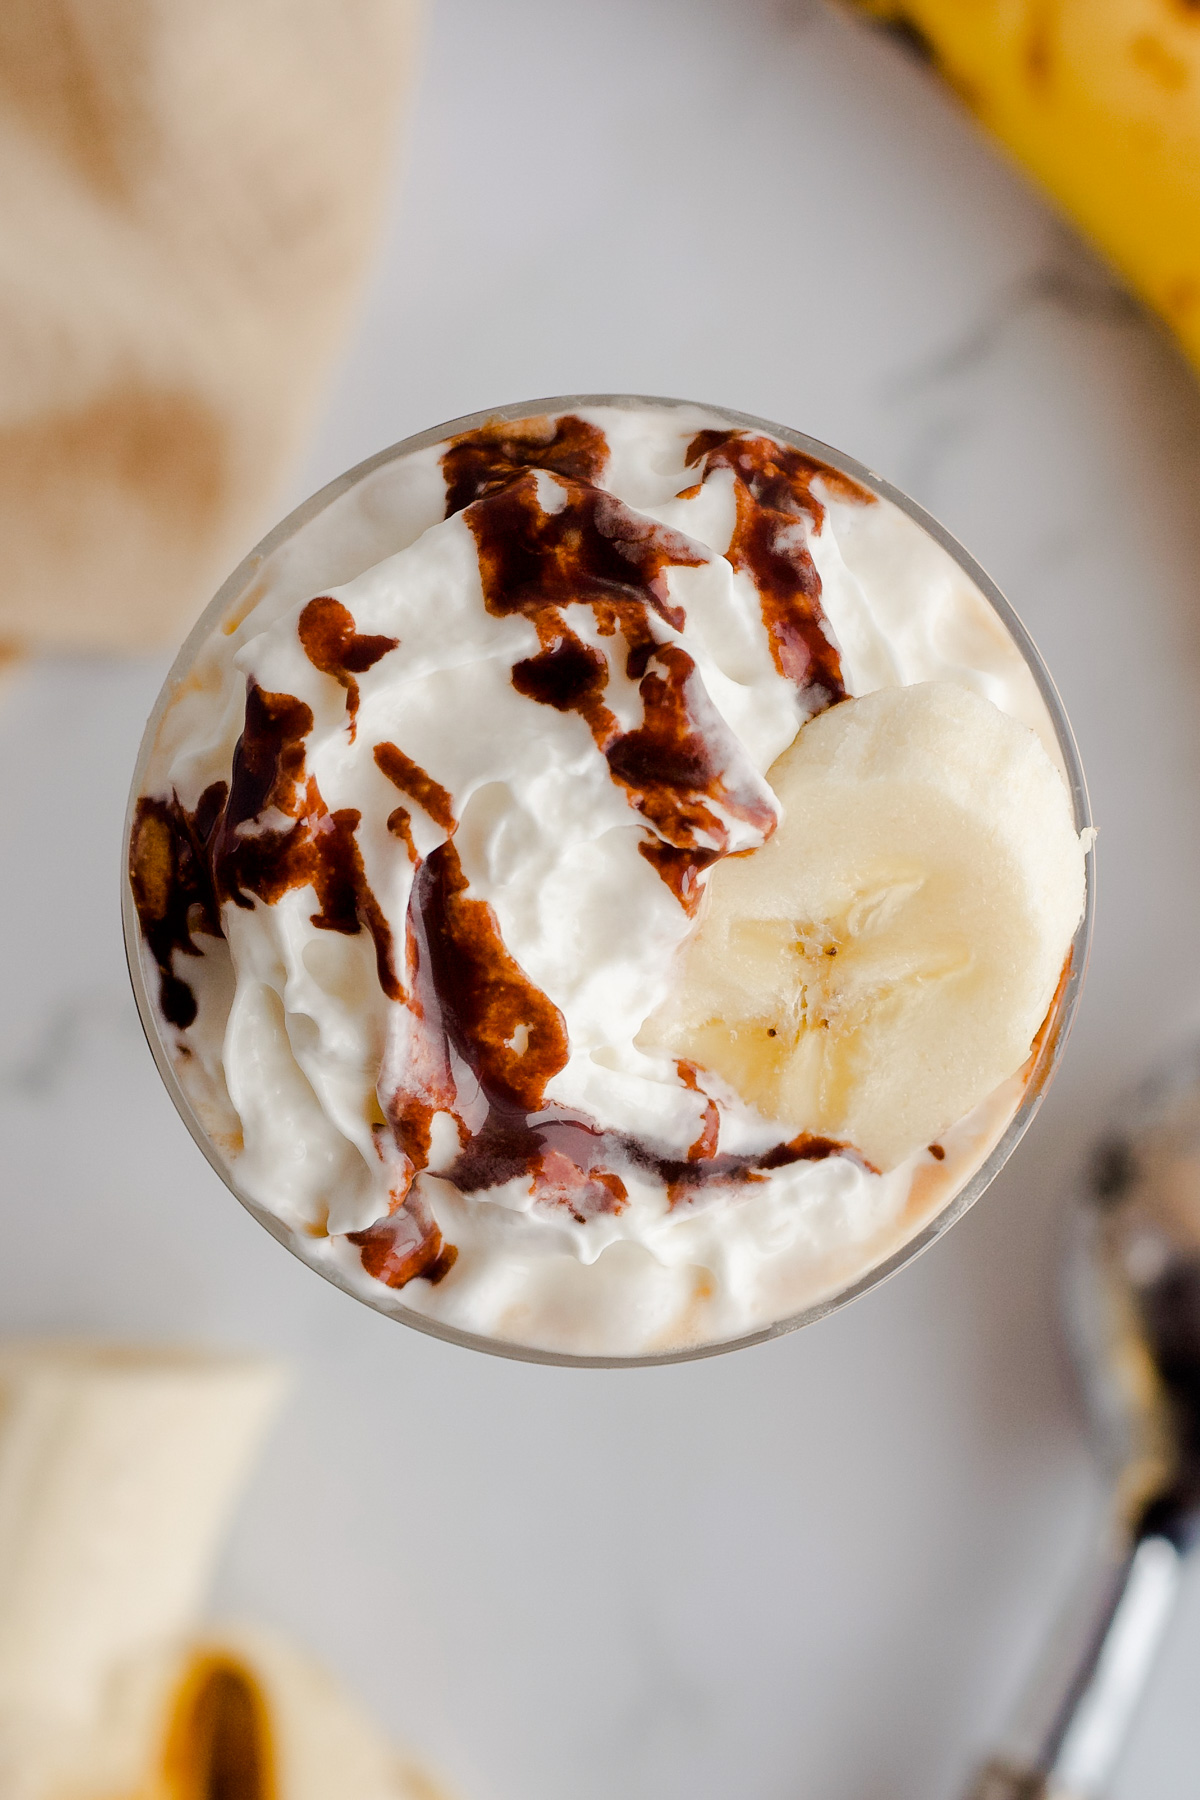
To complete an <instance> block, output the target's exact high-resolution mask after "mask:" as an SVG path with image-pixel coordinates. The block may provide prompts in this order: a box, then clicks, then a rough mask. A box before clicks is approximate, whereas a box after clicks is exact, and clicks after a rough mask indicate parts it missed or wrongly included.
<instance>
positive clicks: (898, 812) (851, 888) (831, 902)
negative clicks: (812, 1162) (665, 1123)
mask: <svg viewBox="0 0 1200 1800" xmlns="http://www.w3.org/2000/svg"><path fill="white" fill-rule="evenodd" d="M768 779H769V781H770V783H771V786H772V787H773V788H774V790H775V792H776V794H777V795H778V796H779V798H780V800H781V801H782V803H783V809H784V817H783V822H782V823H781V825H780V826H779V827H778V829H777V831H776V832H775V835H774V836H773V837H772V838H771V839H770V840H769V841H768V842H767V844H766V845H764V847H763V848H762V849H761V850H759V851H757V852H756V853H755V854H754V855H752V856H748V857H742V858H729V859H727V860H725V861H724V862H721V863H720V864H718V865H717V867H716V868H715V869H714V871H713V874H712V877H711V880H710V883H709V889H708V895H707V898H706V902H705V908H704V912H703V914H702V917H701V920H700V923H699V925H698V927H697V929H696V930H695V932H693V934H692V936H691V937H690V938H689V939H688V941H687V943H686V944H685V945H684V947H683V949H682V951H681V952H680V963H679V969H678V980H677V982H676V985H675V988H674V991H673V994H672V996H671V998H670V1000H669V1001H668V1002H667V1003H666V1004H665V1005H664V1006H663V1007H661V1008H660V1009H659V1011H658V1012H657V1013H656V1014H655V1015H654V1016H653V1017H652V1018H651V1019H650V1021H649V1022H648V1024H647V1026H646V1027H645V1028H644V1030H643V1032H642V1036H641V1042H642V1043H643V1044H644V1045H645V1046H646V1047H647V1048H656V1049H660V1050H668V1051H669V1052H670V1054H671V1055H673V1056H677V1057H686V1058H687V1059H688V1060H690V1061H692V1062H695V1063H697V1064H698V1065H699V1066H700V1067H701V1068H704V1069H708V1070H710V1071H712V1073H713V1074H715V1075H716V1076H718V1077H720V1078H721V1079H722V1080H724V1081H726V1082H728V1083H729V1084H730V1086H732V1088H733V1089H734V1090H735V1091H736V1092H737V1093H738V1094H739V1095H740V1096H741V1097H742V1098H743V1099H744V1100H746V1101H748V1102H749V1103H750V1104H752V1105H753V1106H755V1107H757V1108H758V1109H759V1111H761V1112H763V1113H765V1114H766V1115H767V1116H768V1117H770V1118H772V1119H774V1120H777V1121H779V1123H780V1124H781V1125H782V1126H783V1127H784V1129H785V1131H786V1133H787V1134H788V1135H789V1136H792V1135H796V1134H798V1133H800V1132H811V1133H813V1134H814V1135H816V1136H821V1137H830V1138H836V1139H839V1140H841V1141H843V1142H845V1143H848V1144H850V1145H852V1146H853V1147H854V1148H855V1149H856V1150H858V1151H859V1152H860V1154H861V1155H862V1156H863V1157H865V1158H866V1160H867V1161H868V1162H870V1163H871V1164H873V1165H874V1166H875V1167H876V1168H877V1169H880V1170H885V1169H890V1168H894V1167H895V1166H896V1165H897V1164H898V1163H900V1162H903V1161H904V1160H905V1158H906V1157H908V1156H910V1155H911V1154H912V1153H913V1152H914V1151H916V1150H919V1149H921V1148H923V1147H924V1146H925V1145H927V1144H930V1143H932V1142H935V1141H936V1140H937V1138H938V1137H939V1136H940V1134H941V1133H942V1132H944V1131H946V1130H947V1129H948V1128H949V1127H950V1126H951V1125H952V1124H954V1122H955V1121H956V1120H958V1119H961V1118H962V1117H964V1115H965V1114H967V1113H968V1112H970V1111H971V1110H972V1109H973V1108H974V1107H975V1106H977V1105H978V1104H979V1103H980V1101H982V1100H984V1099H985V1098H986V1097H987V1095H988V1094H990V1093H991V1092H992V1091H993V1090H994V1089H995V1088H997V1087H998V1086H999V1085H1000V1083H1001V1082H1003V1081H1005V1080H1007V1079H1008V1078H1009V1077H1010V1076H1012V1075H1014V1074H1015V1073H1016V1072H1017V1070H1019V1069H1020V1067H1021V1065H1022V1064H1023V1063H1024V1062H1025V1060H1026V1059H1027V1058H1028V1056H1029V1054H1030V1049H1031V1047H1032V1044H1033V1040H1034V1037H1035V1036H1036V1034H1037V1031H1038V1029H1039V1027H1040V1026H1041V1024H1042V1023H1043V1021H1044V1019H1045V1017H1046V1013H1047V1010H1048V1008H1049V1006H1050V1003H1051V1000H1052V999H1053V996H1054V992H1055V988H1056V987H1057V984H1058V981H1059V978H1060V976H1061V973H1062V969H1063V964H1064V961H1065V959H1066V956H1067V952H1068V950H1069V948H1070V944H1071V939H1072V937H1073V936H1074V933H1075V929H1076V927H1077V925H1078V924H1079V920H1080V918H1081V917H1082V914H1083V904H1084V880H1085V877H1084V851H1083V844H1082V842H1081V840H1080V838H1079V835H1078V834H1077V832H1076V830H1075V826H1074V821H1073V819H1072V815H1071V807H1070V802H1069V799H1068V795H1067V791H1066V787H1065V785H1064V782H1063V779H1062V777H1061V775H1060V774H1059V772H1058V770H1057V769H1056V768H1055V767H1054V765H1053V763H1052V762H1051V761H1050V758H1049V757H1048V755H1047V754H1046V751H1045V749H1044V748H1043V747H1042V745H1041V743H1040V742H1039V741H1038V739H1037V738H1036V737H1035V735H1034V733H1033V732H1032V731H1030V730H1029V729H1028V727H1026V726H1024V725H1022V724H1020V723H1018V721H1016V720H1015V719H1012V718H1010V717H1009V716H1008V715H1007V714H1005V713H1002V712H1000V711H999V709H998V708H997V707H995V706H993V705H992V704H991V703H990V702H989V701H987V700H983V699H981V698H980V697H979V696H978V695H976V694H974V693H972V692H970V691H969V690H968V689H966V688H962V687H959V686H958V685H956V684H955V683H951V682H925V683H921V684H919V685H917V686H914V687H899V688H883V689H880V690H879V691H877V692H876V693H873V694H867V695H865V696H864V697H863V698H861V699H857V700H846V701H843V702H842V704H841V705H839V706H835V707H833V708H831V709H830V711H828V712H826V713H822V714H821V715H819V716H818V717H817V718H815V719H813V720H812V721H811V722H810V723H809V724H808V725H806V726H805V727H804V728H803V730H802V731H801V733H800V735H799V737H798V738H797V739H796V742H795V743H794V744H793V745H792V746H791V748H790V749H789V750H787V751H786V752H785V753H784V755H783V756H782V757H780V759H779V760H778V762H776V763H775V764H774V766H773V767H772V769H771V770H770V772H769V775H768Z"/></svg>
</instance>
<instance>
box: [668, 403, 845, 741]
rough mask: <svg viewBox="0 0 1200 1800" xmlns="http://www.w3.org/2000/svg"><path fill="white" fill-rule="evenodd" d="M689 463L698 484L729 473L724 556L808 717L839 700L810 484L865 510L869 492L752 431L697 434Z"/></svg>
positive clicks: (818, 514) (817, 503) (820, 511)
mask: <svg viewBox="0 0 1200 1800" xmlns="http://www.w3.org/2000/svg"><path fill="white" fill-rule="evenodd" d="M687 462H688V465H689V467H690V466H692V465H693V464H696V463H700V464H702V465H703V473H702V475H701V481H706V480H707V479H708V478H709V476H710V475H712V474H713V473H714V472H715V471H716V470H718V469H728V470H729V471H730V472H731V474H732V475H733V485H734V499H735V502H736V506H737V513H736V518H735V522H734V528H733V536H732V538H731V539H730V543H729V548H728V550H727V551H726V552H725V555H726V558H727V560H728V561H729V562H731V563H732V564H733V567H734V568H735V569H745V570H746V571H747V573H748V574H749V575H750V577H751V579H752V580H753V582H754V585H755V586H756V587H757V589H758V593H759V602H760V604H761V606H762V616H763V624H764V625H765V627H766V631H767V641H768V643H769V644H770V646H771V655H772V657H773V658H774V661H775V667H776V668H777V669H778V670H779V673H780V674H781V675H786V676H787V678H788V680H789V681H792V682H794V683H795V684H796V686H797V687H798V688H799V689H800V691H801V692H802V693H803V694H804V696H805V699H806V702H807V704H808V709H809V711H810V713H814V712H821V711H823V710H824V708H825V707H827V706H833V705H835V704H836V703H837V701H839V700H844V699H845V698H846V686H845V683H844V681H843V680H842V665H841V658H840V657H839V656H838V653H837V650H836V649H835V647H834V645H833V642H832V640H831V639H830V637H829V635H828V631H827V628H826V619H825V614H824V611H823V610H822V607H821V577H820V576H819V575H818V573H817V568H816V564H815V563H814V562H813V559H812V557H811V555H810V554H809V551H808V548H807V545H806V543H805V537H806V534H807V529H811V530H814V531H819V530H820V528H821V525H822V523H823V522H824V518H825V507H824V505H823V503H822V502H821V500H820V499H819V498H818V497H817V495H816V494H814V493H813V491H812V484H813V481H814V480H815V479H817V478H818V477H819V478H820V480H821V481H822V482H823V483H824V485H825V487H826V488H827V489H828V490H829V492H830V493H832V494H835V495H836V496H837V497H838V499H841V500H854V501H857V502H859V503H860V504H861V505H864V506H866V505H870V504H872V503H873V502H874V499H875V496H874V494H872V493H870V492H869V490H868V489H867V488H865V487H862V486H860V484H859V483H858V482H857V481H852V480H851V478H850V477H849V476H848V475H842V474H840V473H839V471H838V470H836V469H831V468H830V467H829V465H828V464H827V463H821V462H818V461H817V460H816V459H815V458H814V457H811V456H806V455H805V454H804V452H803V451H801V450H793V449H791V448H790V447H789V446H788V445H786V444H780V443H777V442H776V441H775V439H774V438H768V437H759V436H756V435H755V434H754V433H753V432H746V431H699V432H697V433H696V436H695V437H694V438H693V439H692V441H691V443H690V444H689V445H688V449H687Z"/></svg>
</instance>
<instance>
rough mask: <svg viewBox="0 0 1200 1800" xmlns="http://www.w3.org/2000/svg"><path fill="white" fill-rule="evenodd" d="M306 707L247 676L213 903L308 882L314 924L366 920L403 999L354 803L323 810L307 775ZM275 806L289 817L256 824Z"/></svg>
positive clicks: (250, 899)
mask: <svg viewBox="0 0 1200 1800" xmlns="http://www.w3.org/2000/svg"><path fill="white" fill-rule="evenodd" d="M312 727H313V716H312V711H311V709H310V708H309V707H307V706H306V705H305V704H304V703H303V701H300V700H296V699H293V697H292V696H291V695H290V694H270V693H267V692H266V691H265V689H263V688H260V687H258V686H256V685H255V683H253V682H251V683H250V686H249V688H248V690H247V694H246V718H245V724H244V726H243V729H242V735H241V737H240V738H239V739H238V744H237V748H236V750H235V751H234V755H233V779H232V782H231V784H230V789H229V798H228V800H227V802H226V805H225V811H224V815H223V817H222V818H221V820H220V823H219V825H218V827H217V829H216V831H215V832H214V834H213V843H212V853H211V862H212V878H213V883H214V886H215V889H216V893H217V896H218V898H219V899H220V900H231V901H232V902H233V904H234V905H235V906H242V907H247V908H249V907H252V906H253V905H254V902H255V900H260V901H262V902H263V903H264V904H265V905H267V906H273V905H275V904H276V902H277V901H279V900H281V899H282V898H283V896H284V894H286V893H287V892H289V890H290V889H292V888H297V887H310V886H311V887H312V888H313V890H314V892H315V893H316V896H317V911H316V912H315V913H313V914H312V923H313V924H314V925H315V926H316V927H317V929H318V930H319V931H337V932H341V933H342V934H343V935H344V936H347V937H353V936H354V935H355V934H356V933H357V932H359V931H361V929H362V928H363V926H364V925H365V926H366V928H367V930H368V931H369V932H370V934H371V937H372V939H373V941H374V944H375V962H376V967H377V969H378V971H379V983H380V986H381V987H382V988H383V991H384V993H385V994H386V995H387V996H388V998H389V999H391V1000H400V999H402V998H403V989H402V987H401V985H400V982H399V981H398V979H397V977H396V973H395V968H394V964H393V958H392V934H391V930H390V928H389V926H388V923H387V920H386V919H385V917H384V915H383V911H382V908H381V907H380V905H379V903H378V901H377V900H376V898H375V896H374V894H373V893H372V891H371V888H370V886H369V884H368V882H367V878H366V874H365V872H364V869H363V861H362V852H361V851H360V850H359V847H358V839H357V836H356V833H357V830H358V826H359V823H360V817H361V815H360V814H359V813H358V811H357V809H356V808H354V807H342V808H340V809H339V810H338V811H337V812H332V813H331V812H330V811H329V809H328V807H327V806H326V805H325V802H324V800H323V799H322V797H321V792H320V789H319V788H318V786H317V783H316V780H315V779H314V777H312V776H311V775H309V776H306V774H305V766H304V741H305V739H306V738H307V736H308V734H309V732H310V731H311V730H312ZM271 812H276V813H280V814H282V815H283V817H284V818H285V819H289V820H290V821H291V823H290V824H287V825H285V826H280V827H272V826H264V825H263V823H262V816H263V814H264V813H267V814H268V815H269V814H270V813H271Z"/></svg>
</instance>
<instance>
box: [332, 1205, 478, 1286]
mask: <svg viewBox="0 0 1200 1800" xmlns="http://www.w3.org/2000/svg"><path fill="white" fill-rule="evenodd" d="M346 1235H347V1237H348V1238H349V1240H350V1242H351V1243H352V1244H354V1245H355V1246H356V1247H357V1249H358V1252H359V1255H360V1256H361V1258H362V1265H363V1268H364V1269H365V1270H366V1271H367V1274H368V1275H371V1276H373V1277H374V1279H375V1280H376V1281H382V1282H383V1284H384V1286H385V1287H391V1288H402V1287H404V1286H405V1285H406V1284H407V1283H408V1282H410V1281H413V1280H415V1279H416V1277H417V1276H418V1275H420V1276H422V1277H423V1278H424V1279H425V1280H426V1281H429V1282H432V1283H433V1285H434V1287H436V1286H437V1284H438V1282H439V1281H441V1279H442V1277H443V1276H444V1275H448V1274H449V1273H450V1270H451V1269H452V1268H453V1267H454V1265H455V1263H456V1262H457V1261H458V1250H457V1248H456V1247H455V1245H453V1244H447V1243H446V1241H445V1239H444V1238H443V1237H442V1234H441V1232H440V1231H439V1230H438V1228H437V1225H436V1224H435V1223H434V1220H433V1215H432V1214H431V1213H430V1211H429V1208H428V1207H427V1206H426V1205H425V1204H424V1202H423V1201H421V1200H420V1199H418V1197H417V1195H416V1194H410V1195H409V1196H408V1199H407V1202H406V1204H405V1205H403V1206H402V1207H401V1208H400V1209H399V1210H398V1211H397V1212H396V1213H394V1214H393V1215H392V1216H391V1217H390V1218H387V1219H380V1220H379V1222H378V1223H377V1224H375V1225H369V1226H368V1227H367V1229H366V1230H365V1231H349V1232H347V1233H346Z"/></svg>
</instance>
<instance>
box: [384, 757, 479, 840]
mask: <svg viewBox="0 0 1200 1800" xmlns="http://www.w3.org/2000/svg"><path fill="white" fill-rule="evenodd" d="M375 761H376V764H377V765H378V767H379V768H380V769H382V770H383V773H384V774H385V775H386V776H387V778H388V780H389V781H390V782H392V783H393V785H394V786H396V787H398V788H399V789H400V792H401V793H402V794H407V795H408V797H409V799H410V800H415V801H416V803H417V805H418V806H420V807H422V808H423V809H424V810H425V812H427V813H428V814H429V817H430V818H431V819H432V820H433V822H434V824H435V825H440V826H441V828H442V830H443V831H444V832H445V833H446V834H447V836H451V835H453V833H454V832H455V831H456V830H457V829H458V821H457V819H456V818H455V817H454V807H453V803H452V802H451V799H450V796H449V794H448V793H447V792H446V790H445V788H444V787H443V786H442V785H441V783H440V782H438V781H435V780H434V779H433V777H432V775H427V774H426V773H425V771H424V769H422V768H421V767H420V766H419V764H417V763H415V762H413V760H412V758H411V757H409V756H405V754H404V752H403V750H401V749H399V748H397V746H396V745H395V744H376V746H375ZM406 816H407V815H406ZM388 829H389V830H390V829H391V821H390V820H389V821H388Z"/></svg>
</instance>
